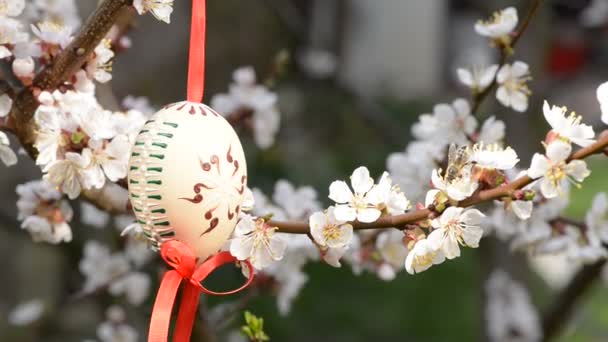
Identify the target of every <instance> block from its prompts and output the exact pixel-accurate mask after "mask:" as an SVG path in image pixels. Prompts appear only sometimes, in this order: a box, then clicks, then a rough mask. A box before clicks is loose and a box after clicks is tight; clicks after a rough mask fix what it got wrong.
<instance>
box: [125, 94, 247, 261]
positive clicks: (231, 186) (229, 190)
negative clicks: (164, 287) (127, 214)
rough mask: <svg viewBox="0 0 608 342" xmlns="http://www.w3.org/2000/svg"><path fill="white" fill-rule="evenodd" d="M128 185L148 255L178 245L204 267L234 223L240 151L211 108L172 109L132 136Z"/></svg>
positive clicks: (241, 180) (242, 169) (242, 177)
mask: <svg viewBox="0 0 608 342" xmlns="http://www.w3.org/2000/svg"><path fill="white" fill-rule="evenodd" d="M128 185H129V196H130V200H131V205H132V208H133V212H134V213H135V216H136V218H137V222H138V223H139V224H140V225H141V226H142V228H143V231H144V234H145V236H146V237H147V238H148V240H149V241H150V245H151V247H152V248H153V249H156V250H158V249H159V248H160V246H161V245H162V243H163V242H165V241H168V240H173V239H178V240H180V241H182V242H185V243H186V244H188V245H189V246H190V247H191V248H192V249H193V250H194V251H195V254H197V256H198V257H199V258H201V259H202V260H204V259H206V258H207V257H209V256H210V255H212V254H214V253H216V252H217V251H218V250H219V249H220V248H221V247H222V245H223V244H224V242H225V241H226V240H227V239H228V238H229V237H230V234H231V233H232V230H234V227H235V225H236V222H237V220H238V214H239V212H240V210H241V203H242V201H243V198H244V192H245V189H246V186H247V170H246V163H245V158H244V153H243V149H242V147H241V144H240V141H239V140H238V137H237V135H236V133H235V132H234V130H233V129H232V127H231V125H230V124H229V123H228V122H227V121H226V120H225V119H224V118H223V117H222V116H221V115H219V114H218V113H217V112H215V111H214V110H213V109H211V108H209V107H207V106H205V105H203V104H200V103H193V102H178V103H173V104H170V105H167V106H165V107H164V108H163V109H162V110H161V111H159V112H158V113H156V114H154V115H153V116H152V117H151V118H150V120H148V121H147V122H146V123H145V125H144V127H143V129H142V130H141V131H140V133H139V135H138V136H137V138H136V141H135V143H134V146H133V149H132V152H131V159H130V161H129V174H128Z"/></svg>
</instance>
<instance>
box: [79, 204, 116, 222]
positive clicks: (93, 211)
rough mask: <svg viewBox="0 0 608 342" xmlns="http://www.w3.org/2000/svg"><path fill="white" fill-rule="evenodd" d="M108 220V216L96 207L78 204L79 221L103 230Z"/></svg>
mask: <svg viewBox="0 0 608 342" xmlns="http://www.w3.org/2000/svg"><path fill="white" fill-rule="evenodd" d="M109 220H110V214H109V213H107V212H106V211H104V210H101V209H98V208H97V207H96V206H94V205H92V204H90V203H87V202H81V203H80V221H82V223H84V224H87V225H89V226H93V227H95V228H104V227H105V226H106V225H107V224H108V221H109Z"/></svg>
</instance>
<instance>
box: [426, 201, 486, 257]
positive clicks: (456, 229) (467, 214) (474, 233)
mask: <svg viewBox="0 0 608 342" xmlns="http://www.w3.org/2000/svg"><path fill="white" fill-rule="evenodd" d="M484 216H485V215H484V214H482V213H481V212H480V211H479V210H477V209H463V208H458V207H449V208H447V209H446V210H445V211H444V212H443V213H442V214H441V216H440V217H439V218H436V219H433V220H432V221H431V225H432V226H433V228H434V230H433V231H432V232H431V234H429V236H428V238H427V240H428V242H429V245H430V246H431V248H432V249H434V250H439V249H441V250H442V251H443V253H444V254H445V257H446V258H448V259H454V258H456V257H459V256H460V248H459V245H462V246H465V247H472V248H477V247H479V240H480V239H481V237H482V236H483V229H481V227H480V226H479V224H480V223H481V219H482V218H483V217H484Z"/></svg>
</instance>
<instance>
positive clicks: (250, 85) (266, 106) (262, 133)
mask: <svg viewBox="0 0 608 342" xmlns="http://www.w3.org/2000/svg"><path fill="white" fill-rule="evenodd" d="M233 80H234V83H232V84H231V85H230V88H229V91H228V93H227V94H217V95H215V96H213V98H212V99H211V107H213V108H214V109H215V110H217V111H218V112H219V113H221V114H222V115H224V116H229V115H233V114H235V113H236V112H238V111H251V112H252V113H251V116H252V127H253V134H254V140H255V143H256V144H257V145H258V146H259V147H260V148H262V149H267V148H269V147H270V146H272V144H273V143H274V139H275V136H276V134H277V132H278V130H279V125H280V120H281V116H280V114H279V111H278V109H277V95H276V94H275V93H274V92H271V91H270V90H268V88H266V87H265V86H263V85H258V84H256V77H255V71H254V70H253V68H252V67H241V68H239V69H237V70H235V71H234V73H233Z"/></svg>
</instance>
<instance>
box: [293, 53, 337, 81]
mask: <svg viewBox="0 0 608 342" xmlns="http://www.w3.org/2000/svg"><path fill="white" fill-rule="evenodd" d="M298 61H299V62H300V65H301V66H302V69H304V71H306V73H308V74H309V75H310V76H312V77H315V78H319V79H323V78H328V77H331V76H332V75H334V74H335V72H336V69H337V66H338V59H337V58H336V55H334V54H333V53H331V52H329V51H327V50H324V49H319V48H308V49H306V50H304V51H302V52H300V53H299V54H298Z"/></svg>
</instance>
